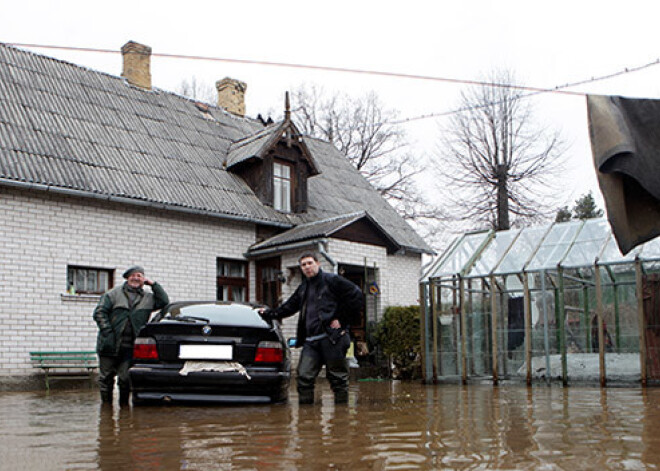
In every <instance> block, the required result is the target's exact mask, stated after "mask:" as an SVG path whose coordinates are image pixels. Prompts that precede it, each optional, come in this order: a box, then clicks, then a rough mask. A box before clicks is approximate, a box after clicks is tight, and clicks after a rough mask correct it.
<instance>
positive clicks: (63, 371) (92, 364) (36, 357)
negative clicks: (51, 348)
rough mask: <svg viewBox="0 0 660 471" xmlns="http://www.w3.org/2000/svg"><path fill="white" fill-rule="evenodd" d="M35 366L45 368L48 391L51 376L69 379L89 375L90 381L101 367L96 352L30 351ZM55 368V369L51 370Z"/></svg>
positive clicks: (47, 389) (48, 389)
mask: <svg viewBox="0 0 660 471" xmlns="http://www.w3.org/2000/svg"><path fill="white" fill-rule="evenodd" d="M30 361H31V362H32V366H33V367H34V368H40V369H42V370H44V372H45V374H46V391H50V381H49V379H50V378H53V379H54V378H57V379H68V378H71V379H73V378H80V377H84V376H88V377H89V379H90V381H91V379H92V377H93V374H94V372H95V371H96V369H97V368H98V367H99V363H98V358H97V356H96V352H94V351H85V352H30ZM51 370H53V371H51Z"/></svg>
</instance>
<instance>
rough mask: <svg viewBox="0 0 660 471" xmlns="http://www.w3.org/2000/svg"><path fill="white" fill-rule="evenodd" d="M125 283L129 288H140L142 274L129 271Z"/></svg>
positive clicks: (142, 278)
mask: <svg viewBox="0 0 660 471" xmlns="http://www.w3.org/2000/svg"><path fill="white" fill-rule="evenodd" d="M126 283H128V286H130V287H131V288H142V287H143V286H144V275H143V274H142V273H140V272H135V273H131V274H130V275H128V278H126Z"/></svg>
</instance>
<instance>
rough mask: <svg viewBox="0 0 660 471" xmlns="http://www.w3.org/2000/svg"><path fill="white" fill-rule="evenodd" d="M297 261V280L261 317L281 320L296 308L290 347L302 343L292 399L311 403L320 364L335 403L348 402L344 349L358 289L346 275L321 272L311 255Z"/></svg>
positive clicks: (357, 307)
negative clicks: (294, 335) (290, 291)
mask: <svg viewBox="0 0 660 471" xmlns="http://www.w3.org/2000/svg"><path fill="white" fill-rule="evenodd" d="M298 263H299V265H300V269H301V270H302V273H303V275H304V278H303V282H302V283H301V284H300V286H298V288H297V289H296V291H295V292H294V293H293V295H292V296H291V297H290V298H289V299H287V300H286V302H284V303H283V304H282V305H281V306H279V307H278V308H276V309H272V310H263V311H262V316H263V317H264V318H266V319H282V318H285V317H289V316H292V315H293V314H295V313H296V312H300V317H299V318H298V328H297V338H296V346H298V347H300V346H302V349H303V350H302V353H301V354H300V360H299V362H298V371H297V386H298V401H299V402H300V403H301V404H312V403H314V383H315V382H316V377H317V376H318V374H319V372H320V371H321V368H322V367H323V365H325V369H326V375H327V378H328V381H329V382H330V386H331V387H332V391H333V392H334V394H335V403H337V404H339V403H345V402H347V401H348V365H347V363H346V352H347V351H348V348H349V346H350V343H351V340H350V337H349V334H348V327H349V324H350V320H351V319H352V318H354V317H355V316H356V315H357V314H359V313H360V311H361V310H362V308H363V306H364V296H363V295H362V291H360V288H358V287H357V286H356V285H355V284H354V283H351V282H350V281H348V280H347V279H345V278H343V277H341V276H338V275H335V274H332V273H325V272H324V271H323V270H321V264H320V263H319V259H318V257H317V256H316V254H314V253H305V254H303V255H302V256H301V257H300V258H299V260H298Z"/></svg>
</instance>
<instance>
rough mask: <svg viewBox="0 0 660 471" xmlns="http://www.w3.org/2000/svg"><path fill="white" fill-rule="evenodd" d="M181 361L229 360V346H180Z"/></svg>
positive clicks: (230, 354) (230, 352) (230, 356)
mask: <svg viewBox="0 0 660 471" xmlns="http://www.w3.org/2000/svg"><path fill="white" fill-rule="evenodd" d="M179 358H180V359H182V360H231V359H232V346H231V345H180V346H179Z"/></svg>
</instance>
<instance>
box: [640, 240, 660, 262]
mask: <svg viewBox="0 0 660 471" xmlns="http://www.w3.org/2000/svg"><path fill="white" fill-rule="evenodd" d="M640 258H641V259H642V260H660V237H656V238H655V239H653V240H650V241H648V242H647V243H645V244H644V245H642V250H641V254H640Z"/></svg>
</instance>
